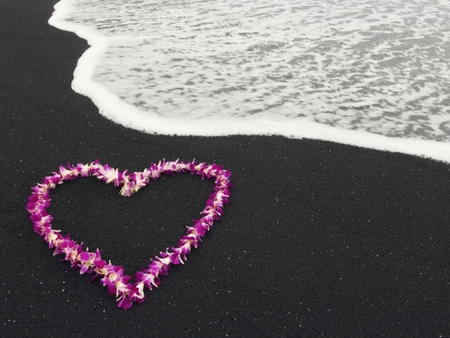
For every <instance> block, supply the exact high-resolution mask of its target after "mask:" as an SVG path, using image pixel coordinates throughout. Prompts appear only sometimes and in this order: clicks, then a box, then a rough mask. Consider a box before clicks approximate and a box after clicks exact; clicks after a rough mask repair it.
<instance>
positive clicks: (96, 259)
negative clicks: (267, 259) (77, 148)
mask: <svg viewBox="0 0 450 338" xmlns="http://www.w3.org/2000/svg"><path fill="white" fill-rule="evenodd" d="M186 171H190V172H191V173H192V174H197V175H200V176H201V177H202V179H205V178H208V179H211V178H215V187H214V193H213V194H211V195H210V196H209V198H208V200H207V202H206V207H205V209H203V211H202V212H201V215H202V217H201V218H200V219H195V220H193V222H194V225H193V226H190V227H187V234H186V235H185V236H183V237H181V238H180V240H179V243H178V245H177V246H176V247H172V248H171V249H170V250H169V248H167V249H166V251H165V252H160V256H156V257H155V258H154V259H150V262H151V263H150V265H149V266H148V268H147V269H145V268H141V271H138V272H136V274H135V275H134V280H135V283H134V284H132V283H129V281H130V279H131V276H127V275H124V268H123V267H122V266H116V265H113V264H111V261H109V263H106V261H105V260H103V259H101V255H100V250H99V249H97V250H96V252H89V251H87V250H86V251H84V250H83V248H82V244H83V243H81V244H77V243H76V242H75V241H74V240H72V239H70V235H67V236H65V237H63V236H62V235H61V233H60V231H61V230H53V229H52V226H51V221H52V219H53V217H52V216H51V215H50V214H49V213H48V212H47V209H48V208H49V206H50V196H49V191H50V190H51V189H54V188H55V187H56V186H57V185H58V184H62V183H64V181H68V180H74V179H76V178H78V177H88V176H96V177H97V178H98V179H100V180H102V181H103V182H105V183H108V184H109V183H114V186H116V187H119V186H122V188H121V190H120V194H121V195H123V196H131V195H132V194H133V193H134V192H136V191H138V190H139V189H140V188H142V187H145V186H146V185H147V184H148V183H149V180H150V179H153V180H156V179H158V178H159V177H160V176H161V174H173V173H181V172H186ZM230 176H231V172H230V171H228V170H224V169H223V168H222V167H221V166H218V165H216V164H211V165H207V164H205V163H198V164H197V163H196V162H195V160H194V161H192V162H189V163H183V162H179V161H178V160H176V161H172V162H166V161H165V160H163V161H162V162H161V161H160V162H159V163H158V164H154V163H152V164H151V165H150V167H149V168H147V169H145V170H144V171H143V172H133V173H130V174H127V170H125V171H124V172H119V171H118V169H113V168H111V167H110V166H109V165H108V164H105V165H102V164H100V163H99V161H98V160H97V161H95V162H92V163H90V164H77V165H76V166H72V165H70V164H68V165H67V168H66V167H64V166H60V167H59V171H58V172H54V173H53V175H51V176H47V177H45V178H44V180H43V182H42V183H40V184H38V185H36V186H35V187H33V188H32V190H33V193H32V195H31V196H30V197H29V198H28V204H27V211H28V212H29V213H30V215H31V216H30V218H31V220H32V222H33V229H34V231H35V232H36V233H38V234H39V235H40V236H42V237H43V238H44V240H45V241H46V242H48V244H49V248H55V251H54V255H57V254H64V255H65V258H64V259H65V260H67V261H70V263H71V266H72V267H73V268H76V269H80V274H84V273H89V274H90V273H92V272H95V274H96V275H95V276H94V277H93V278H92V279H91V280H90V281H92V280H93V279H95V278H96V277H97V276H100V277H101V280H100V281H101V283H102V284H103V286H107V288H108V292H109V294H116V298H117V301H118V303H117V305H118V307H120V308H123V309H128V308H130V307H131V306H132V305H133V302H136V303H142V302H143V301H144V298H145V295H144V287H147V288H148V289H150V290H152V287H153V286H155V287H157V286H158V285H159V284H160V279H159V276H165V275H167V274H168V270H169V267H170V265H171V264H174V265H177V264H180V263H183V264H184V262H183V260H186V255H187V254H189V253H190V252H191V249H192V247H194V248H197V246H198V244H199V242H200V241H201V237H203V236H204V235H205V233H206V231H209V230H210V229H211V226H212V225H213V222H214V221H215V220H218V219H219V216H221V215H222V209H223V206H224V204H227V203H228V200H229V198H230V190H229V189H230V187H231V186H232V184H231V183H230V180H229V178H230Z"/></svg>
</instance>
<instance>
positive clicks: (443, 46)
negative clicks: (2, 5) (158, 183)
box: [49, 0, 450, 162]
mask: <svg viewBox="0 0 450 338" xmlns="http://www.w3.org/2000/svg"><path fill="white" fill-rule="evenodd" d="M49 23H50V24H51V25H53V26H55V27H57V28H59V29H63V30H68V31H72V32H74V33H76V34H77V35H78V36H79V37H81V38H83V39H85V40H87V42H88V43H89V45H90V48H89V49H88V50H87V51H86V52H85V53H84V55H83V56H82V57H81V58H80V60H79V62H78V65H77V68H76V69H75V70H74V80H73V84H72V86H73V89H74V90H75V91H76V92H78V93H80V94H83V95H86V96H88V97H90V98H91V99H92V101H93V102H94V103H95V105H97V107H98V108H99V111H100V113H101V114H103V115H104V116H106V117H107V118H109V119H111V120H113V121H115V122H117V123H120V124H122V125H124V126H126V127H130V128H134V129H137V130H141V131H145V132H148V133H160V134H168V135H174V134H176V135H206V136H215V135H234V134H248V135H256V134H263V135H274V134H278V135H284V136H287V137H291V138H304V137H306V138H314V139H323V140H329V141H335V142H340V143H345V144H352V145H357V146H363V147H369V148H375V149H381V150H388V151H397V152H403V153H409V154H413V155H419V156H426V157H431V158H434V159H438V160H443V161H447V162H450V2H449V0H409V1H404V0H345V1H343V0H276V1H274V0H170V1H169V0H158V1H155V0H128V1H123V0H62V1H60V2H59V3H58V4H57V5H56V6H55V12H54V13H53V15H52V17H51V18H50V20H49Z"/></svg>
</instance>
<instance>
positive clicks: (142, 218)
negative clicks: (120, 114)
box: [0, 0, 450, 337]
mask: <svg viewBox="0 0 450 338" xmlns="http://www.w3.org/2000/svg"><path fill="white" fill-rule="evenodd" d="M55 3H56V1H55V0H45V1H30V0H4V1H2V5H1V8H2V10H1V13H2V14H1V17H2V20H1V21H0V22H1V23H0V27H1V29H0V36H1V40H0V41H1V52H0V61H1V62H0V74H1V78H2V82H1V92H0V97H1V100H0V113H1V123H0V148H1V150H0V154H1V162H2V163H1V168H2V175H1V187H2V194H1V215H2V216H1V217H2V222H1V226H0V233H1V235H0V248H1V268H0V276H1V284H0V285H1V295H2V301H1V302H0V304H1V305H0V306H1V308H0V313H1V322H0V323H1V325H2V329H1V331H0V332H2V333H1V336H2V337H72V336H73V337H106V336H109V337H134V336H144V337H183V336H197V337H265V336H267V337H317V336H325V337H382V336H385V337H398V336H405V337H446V336H450V321H449V319H450V307H449V305H450V270H449V268H450V246H449V243H450V211H449V210H450V209H449V206H450V183H449V178H450V173H449V169H450V166H449V165H448V164H444V163H439V162H435V161H431V160H426V159H421V158H417V157H412V156H407V155H402V154H395V153H387V152H380V151H374V150H368V149H362V148H356V147H350V146H344V145H339V144H334V143H330V142H320V141H311V140H290V139H286V138H283V137H254V136H247V137H244V136H232V137H216V138H204V137H169V136H157V135H148V134H143V133H139V132H137V131H135V130H129V129H126V128H124V127H122V126H119V125H116V124H114V123H113V122H111V121H109V120H106V119H105V118H103V117H102V116H101V115H99V113H98V111H97V108H96V107H95V106H94V105H93V103H92V102H91V101H90V100H89V99H88V98H86V97H83V96H80V95H78V94H76V93H75V92H73V91H72V90H71V88H70V83H71V81H72V78H73V75H72V73H73V70H74V68H75V65H76V62H77V60H78V58H79V57H80V55H81V54H82V53H83V52H84V51H85V49H86V48H87V45H86V43H85V42H84V41H83V40H81V39H79V38H77V37H76V36H75V35H74V34H72V33H68V32H63V31H60V30H57V29H55V28H53V27H51V26H49V25H48V24H47V20H48V19H49V17H50V15H51V13H52V11H53V8H52V7H53V5H54V4H55ZM162 158H166V159H168V160H174V159H177V158H180V160H183V161H190V160H192V159H193V158H196V159H197V160H198V161H202V162H207V163H213V162H214V163H218V164H222V165H223V166H224V167H225V168H227V169H229V170H231V171H232V173H233V176H232V182H233V183H234V185H235V187H234V188H233V190H232V196H231V202H230V204H229V205H227V206H226V208H225V213H224V216H223V217H222V221H221V222H219V223H217V224H216V225H215V226H214V227H213V229H212V230H211V231H210V232H209V233H208V234H207V235H206V236H205V238H204V241H203V242H202V243H201V245H200V247H199V248H198V249H194V251H193V252H192V253H191V255H190V256H189V257H188V261H187V262H186V264H185V265H179V266H175V267H172V268H171V269H170V271H169V276H168V277H163V278H162V283H161V285H160V286H159V288H157V289H156V290H154V291H146V300H145V302H144V303H142V304H135V305H134V306H133V307H132V308H131V309H130V310H127V311H124V310H122V309H119V308H117V307H116V302H115V298H114V297H113V296H109V295H108V292H107V290H106V288H104V287H102V286H101V284H100V283H99V281H98V280H97V281H94V282H93V283H91V284H88V283H87V281H88V280H89V278H90V277H91V276H85V275H80V274H79V272H78V271H76V270H74V269H72V268H70V264H68V263H67V262H61V257H60V256H53V255H52V250H49V249H48V245H47V244H46V243H45V242H44V241H43V240H42V239H41V238H40V237H39V236H38V235H37V234H36V233H34V232H33V230H32V223H31V221H30V220H29V217H28V213H27V211H26V209H25V206H26V202H27V198H28V196H29V195H30V193H31V187H33V186H34V185H36V183H38V182H40V181H41V180H42V178H43V177H44V176H46V175H48V174H50V173H51V172H53V171H56V170H57V169H58V167H59V165H60V164H66V163H74V164H75V163H79V162H82V163H88V162H91V161H94V160H95V159H99V160H100V161H101V162H102V163H109V164H110V165H111V166H114V167H117V168H120V169H121V170H124V169H129V170H133V171H135V170H136V171H137V170H143V169H144V168H145V167H147V166H149V164H150V163H151V162H157V161H158V160H160V159H162ZM211 189H212V182H209V181H201V180H200V179H199V178H196V177H194V176H191V175H187V174H186V175H178V176H174V177H171V178H167V179H161V180H159V181H157V182H154V183H151V184H150V185H149V186H148V187H146V188H145V189H143V190H142V191H140V192H139V193H137V194H136V195H133V196H132V197H131V198H125V197H122V196H120V195H119V193H118V189H117V188H114V187H111V186H107V185H104V184H101V183H99V182H98V181H97V180H95V179H79V180H77V181H74V182H70V183H67V184H64V185H63V186H61V187H58V188H57V189H56V190H55V191H54V192H53V194H52V198H53V200H52V209H51V211H52V213H53V216H54V217H55V220H54V222H53V227H54V228H55V229H61V230H62V231H63V233H64V234H67V233H71V234H72V236H73V237H74V238H75V239H77V240H78V241H80V242H81V241H83V242H84V243H85V244H86V246H89V247H90V248H91V249H95V248H97V247H98V248H100V249H101V250H102V252H103V255H104V256H103V258H105V259H111V260H112V261H113V263H115V264H122V265H124V266H125V268H126V271H127V272H128V273H130V274H132V271H134V270H136V269H137V268H139V266H147V265H148V262H149V259H150V258H151V257H153V256H155V255H156V254H158V253H159V251H163V250H164V249H165V248H166V247H168V246H172V245H175V244H177V240H178V238H179V237H180V236H181V235H182V234H183V233H184V232H185V228H184V227H185V226H187V225H191V219H192V218H196V217H198V213H199V212H200V211H201V210H202V208H203V206H204V201H205V200H206V198H207V196H208V194H209V193H210V191H211Z"/></svg>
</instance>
